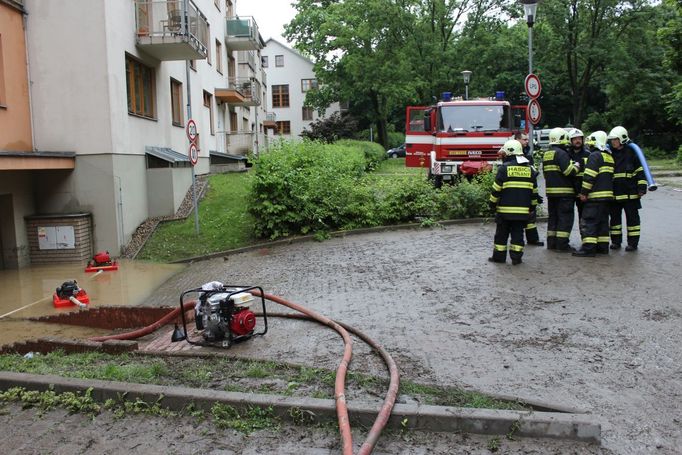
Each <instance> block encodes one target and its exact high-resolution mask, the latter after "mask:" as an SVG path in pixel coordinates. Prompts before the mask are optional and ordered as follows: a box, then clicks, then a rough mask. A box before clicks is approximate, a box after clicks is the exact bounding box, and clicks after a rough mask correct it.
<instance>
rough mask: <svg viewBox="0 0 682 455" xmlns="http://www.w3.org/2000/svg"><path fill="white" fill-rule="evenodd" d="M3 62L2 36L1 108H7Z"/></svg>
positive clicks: (0, 45) (0, 66) (0, 59)
mask: <svg viewBox="0 0 682 455" xmlns="http://www.w3.org/2000/svg"><path fill="white" fill-rule="evenodd" d="M2 62H3V60H2V35H1V34H0V106H2V107H6V104H7V100H6V99H5V96H6V95H5V66H4V65H3V63H2Z"/></svg>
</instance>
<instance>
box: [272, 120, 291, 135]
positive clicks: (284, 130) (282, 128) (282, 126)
mask: <svg viewBox="0 0 682 455" xmlns="http://www.w3.org/2000/svg"><path fill="white" fill-rule="evenodd" d="M275 123H277V134H291V122H290V121H289V120H286V121H283V122H275Z"/></svg>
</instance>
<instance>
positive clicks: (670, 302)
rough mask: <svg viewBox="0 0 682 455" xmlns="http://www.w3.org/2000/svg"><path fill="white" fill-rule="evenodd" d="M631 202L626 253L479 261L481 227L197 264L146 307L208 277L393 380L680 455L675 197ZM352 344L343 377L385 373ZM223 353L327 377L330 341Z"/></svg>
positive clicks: (293, 333) (275, 326)
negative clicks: (474, 393) (552, 413)
mask: <svg viewBox="0 0 682 455" xmlns="http://www.w3.org/2000/svg"><path fill="white" fill-rule="evenodd" d="M643 204H644V209H643V210H642V211H641V214H642V240H641V243H640V249H639V251H637V252H635V253H626V252H624V251H623V250H620V251H616V252H615V253H612V254H610V255H609V256H607V257H597V258H575V257H572V256H571V255H570V254H569V255H566V254H561V253H555V252H551V251H547V250H545V249H542V248H536V247H527V248H526V255H525V257H524V264H522V265H521V266H518V267H516V266H511V265H510V264H506V265H499V264H491V263H488V262H487V261H486V258H487V257H488V256H489V255H490V253H491V247H492V236H493V231H494V226H493V225H491V224H477V225H461V226H448V227H447V228H443V229H440V228H435V229H431V230H411V231H395V232H388V233H375V234H364V235H358V236H347V237H345V238H338V239H332V240H328V241H324V242H321V243H317V242H310V243H303V244H292V245H288V246H279V247H275V248H272V249H267V248H264V249H261V250H258V251H253V252H249V253H242V254H237V255H232V256H229V257H228V256H226V257H225V258H219V259H214V260H208V261H200V262H196V263H194V264H192V265H191V266H190V267H189V268H188V269H186V270H185V271H183V272H182V273H181V274H178V275H176V276H175V277H174V278H173V279H171V280H169V281H168V282H167V283H166V284H164V285H163V286H162V287H161V288H160V289H159V290H158V292H156V293H155V296H154V297H152V298H150V299H149V300H148V301H147V302H146V304H148V305H175V304H176V303H175V302H176V301H177V296H178V294H179V292H180V291H181V290H184V289H189V288H192V287H196V286H199V285H200V284H202V283H204V282H207V281H212V280H220V281H224V282H227V283H230V284H250V285H260V286H262V287H263V288H264V289H265V290H266V292H269V293H272V294H277V295H280V296H283V297H285V298H288V299H290V300H292V301H294V302H297V303H300V304H303V305H305V306H308V307H310V308H312V309H315V310H317V311H319V312H321V313H323V314H325V315H327V316H329V317H332V318H334V319H337V320H339V321H343V322H345V323H348V324H350V325H352V326H354V327H356V328H358V329H360V330H362V331H364V332H365V333H367V334H369V335H370V336H372V337H373V338H374V339H375V340H378V341H379V342H380V343H381V344H382V345H383V346H384V347H386V348H387V349H388V350H389V351H390V353H391V354H392V355H393V357H394V358H395V359H396V361H397V363H398V365H399V368H400V369H401V372H402V376H403V377H405V378H409V379H411V380H415V381H419V382H426V383H429V382H431V383H439V384H448V385H460V386H463V387H467V388H472V389H476V390H480V391H483V392H488V393H504V394H511V395H517V396H519V397H521V398H524V397H526V398H534V399H541V400H545V401H548V402H554V403H557V404H560V405H564V406H573V407H576V408H581V409H584V410H585V411H587V412H589V413H592V414H594V415H596V416H598V417H599V419H600V420H601V422H602V425H603V438H604V441H603V447H602V448H600V449H596V448H594V449H591V450H593V451H595V453H619V454H620V453H622V454H642V453H661V454H673V453H675V454H679V453H680V447H682V430H681V429H680V428H681V427H682V424H681V419H682V415H681V414H682V411H681V409H682V406H681V405H680V403H681V402H682V401H681V398H682V368H681V366H682V353H681V351H680V349H679V346H680V344H682V331H681V330H680V322H681V319H682V303H681V301H682V299H681V298H680V295H682V280H681V279H680V277H681V276H682V274H681V271H682V242H681V240H682V232H681V231H680V227H681V226H682V194H681V193H680V192H675V191H673V190H672V189H671V188H661V189H659V190H658V191H657V192H655V193H650V194H648V195H647V196H646V198H645V200H644V201H643ZM543 230H544V226H542V225H541V231H543ZM571 240H572V244H573V245H574V246H578V245H579V239H578V234H577V232H575V231H574V233H573V234H572V239H571ZM276 306H277V305H274V304H271V305H270V306H269V309H270V310H271V311H277V310H279V309H278V308H275V307H276ZM355 346H356V348H355V349H356V353H355V357H354V360H353V364H352V365H351V369H352V370H353V369H354V370H356V371H373V372H375V373H377V374H383V371H384V370H383V367H382V366H381V364H380V363H379V361H378V360H377V359H376V358H375V357H374V356H372V355H371V354H370V353H369V352H368V349H366V348H365V347H364V346H362V344H361V343H360V342H358V343H356V345H355ZM232 350H233V352H234V354H235V355H241V356H246V357H256V358H265V359H272V358H281V359H285V360H287V361H291V362H297V363H302V364H310V365H316V366H322V367H327V368H334V367H335V366H336V362H338V360H339V358H340V352H341V343H340V340H339V339H338V337H337V336H336V334H335V333H334V332H331V331H328V330H327V329H325V328H321V327H317V326H315V325H314V324H311V323H307V322H304V321H289V320H271V323H270V331H269V332H268V334H267V335H266V336H265V337H263V338H259V339H255V340H253V341H252V342H249V343H244V344H242V345H239V346H236V347H233V348H232ZM528 444H529V445H528V446H525V447H527V448H528V450H536V448H537V447H538V446H534V445H533V443H531V442H528ZM560 452H561V451H560ZM453 453H455V452H453ZM462 453H467V452H462ZM561 453H564V452H561Z"/></svg>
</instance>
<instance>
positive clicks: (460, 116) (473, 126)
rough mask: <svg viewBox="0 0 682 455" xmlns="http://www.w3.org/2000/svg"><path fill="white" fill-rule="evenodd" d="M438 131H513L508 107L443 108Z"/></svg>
mask: <svg viewBox="0 0 682 455" xmlns="http://www.w3.org/2000/svg"><path fill="white" fill-rule="evenodd" d="M438 130H439V131H445V132H450V133H458V132H459V133H462V132H470V131H511V115H510V110H509V106H507V105H479V106H477V105H472V104H469V105H459V106H441V108H440V109H439V110H438Z"/></svg>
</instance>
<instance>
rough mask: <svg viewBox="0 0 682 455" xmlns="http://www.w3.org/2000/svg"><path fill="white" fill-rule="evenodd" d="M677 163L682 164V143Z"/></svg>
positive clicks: (678, 151) (678, 150)
mask: <svg viewBox="0 0 682 455" xmlns="http://www.w3.org/2000/svg"><path fill="white" fill-rule="evenodd" d="M677 163H678V164H682V145H680V148H678V149H677Z"/></svg>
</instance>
